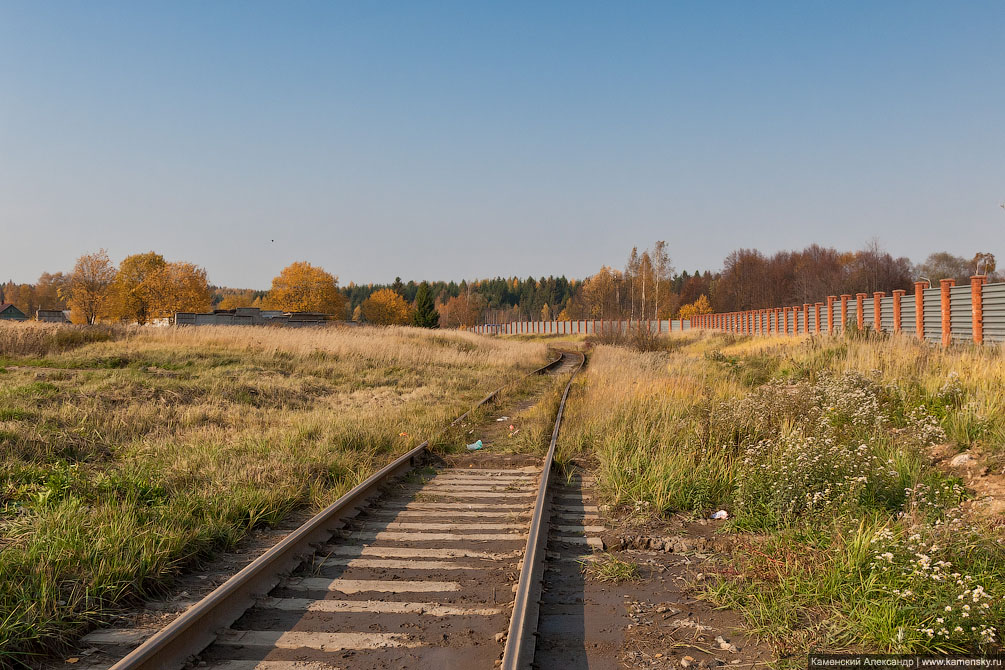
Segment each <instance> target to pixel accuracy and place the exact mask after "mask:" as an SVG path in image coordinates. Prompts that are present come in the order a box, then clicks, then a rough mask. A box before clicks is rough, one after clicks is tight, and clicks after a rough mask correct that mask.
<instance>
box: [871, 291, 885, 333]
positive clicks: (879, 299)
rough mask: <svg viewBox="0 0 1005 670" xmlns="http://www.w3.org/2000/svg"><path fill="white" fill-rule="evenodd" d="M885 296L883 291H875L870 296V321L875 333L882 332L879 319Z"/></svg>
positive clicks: (881, 321) (881, 323) (881, 322)
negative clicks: (874, 327)
mask: <svg viewBox="0 0 1005 670" xmlns="http://www.w3.org/2000/svg"><path fill="white" fill-rule="evenodd" d="M885 295H886V293H884V292H883V291H876V292H875V293H873V294H872V320H873V323H875V324H876V332H877V333H878V332H880V331H881V330H883V320H882V319H881V318H880V317H881V316H882V314H883V297H884V296H885Z"/></svg>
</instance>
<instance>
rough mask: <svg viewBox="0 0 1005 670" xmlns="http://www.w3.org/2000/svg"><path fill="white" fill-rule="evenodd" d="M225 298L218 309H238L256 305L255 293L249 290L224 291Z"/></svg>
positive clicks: (221, 300)
mask: <svg viewBox="0 0 1005 670" xmlns="http://www.w3.org/2000/svg"><path fill="white" fill-rule="evenodd" d="M222 290H223V297H222V298H221V299H220V303H219V304H218V305H217V306H216V308H217V309H236V308H238V307H252V306H254V305H255V297H256V296H255V292H254V291H252V290H251V289H250V288H249V289H222Z"/></svg>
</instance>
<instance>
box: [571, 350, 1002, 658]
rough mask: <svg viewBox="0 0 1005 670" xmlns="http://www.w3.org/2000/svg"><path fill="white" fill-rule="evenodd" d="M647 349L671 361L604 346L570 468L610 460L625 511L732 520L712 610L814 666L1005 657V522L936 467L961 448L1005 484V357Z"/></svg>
mask: <svg viewBox="0 0 1005 670" xmlns="http://www.w3.org/2000/svg"><path fill="white" fill-rule="evenodd" d="M646 348H654V349H663V350H662V351H648V352H640V351H638V350H636V349H632V348H628V347H620V346H619V347H612V346H599V347H598V348H597V350H596V352H595V354H594V355H593V356H592V357H591V360H590V364H589V367H588V368H587V371H586V374H585V375H584V376H583V377H582V378H581V379H580V380H579V382H578V383H577V384H576V390H575V394H574V396H573V398H572V399H571V405H570V408H569V414H568V423H567V427H566V429H565V430H564V431H563V439H562V440H561V444H560V446H561V448H562V458H563V459H568V458H571V457H574V456H576V455H588V456H593V457H595V458H596V460H597V464H598V469H599V475H600V485H601V487H602V490H603V491H604V493H605V494H606V496H608V497H609V499H610V500H612V501H614V502H617V503H623V504H628V505H634V506H636V507H642V508H646V507H648V508H649V509H650V510H652V511H653V512H658V513H668V512H683V513H694V514H698V515H706V514H708V513H709V512H710V511H713V510H715V509H718V508H720V507H725V508H726V509H728V510H729V511H730V513H731V517H732V518H731V521H729V522H728V524H726V526H725V528H724V530H725V532H727V533H729V534H731V535H732V536H733V538H734V540H735V541H734V543H733V546H734V551H733V553H732V556H731V557H730V561H731V563H732V565H729V566H723V569H722V571H721V575H720V576H719V578H718V579H716V580H715V581H714V584H713V585H712V586H706V587H704V589H705V590H704V597H706V598H709V599H711V600H712V601H714V602H716V603H718V604H720V605H722V606H728V607H732V608H735V609H738V610H740V611H742V612H743V614H744V615H745V616H746V619H747V621H748V623H749V625H750V627H751V628H752V629H753V630H755V631H756V632H757V633H759V634H760V635H762V636H763V637H765V638H766V639H768V640H770V641H772V642H773V643H774V644H775V646H776V648H777V650H778V652H779V653H780V654H781V655H782V656H783V657H784V656H785V655H787V654H794V656H793V657H792V658H793V662H794V663H796V664H804V663H805V657H804V656H801V654H802V653H804V652H805V651H807V650H809V649H811V648H819V649H830V650H844V649H859V650H872V651H891V652H918V651H936V652H947V651H975V650H981V649H984V650H988V649H998V648H1000V647H999V646H998V645H999V642H998V640H999V638H1000V635H1002V634H1005V631H1003V630H1002V628H1003V625H1002V622H1003V621H1005V544H1003V537H1005V535H1003V528H1002V525H1001V521H1000V520H998V521H997V522H995V521H994V520H992V519H988V518H984V517H982V516H981V514H979V513H977V512H975V511H974V510H973V509H971V508H970V505H969V504H968V503H967V502H966V499H967V497H968V493H967V492H966V491H965V489H964V487H963V486H962V485H961V484H962V483H961V482H960V481H959V480H958V479H956V478H954V477H952V476H950V475H948V474H946V473H944V472H943V471H941V470H939V469H937V468H935V467H933V466H932V465H931V464H930V463H931V461H930V452H931V449H932V447H933V445H936V444H943V443H947V442H948V443H950V444H952V445H953V446H954V447H955V448H957V449H959V450H963V449H977V450H979V451H982V452H983V453H984V454H986V455H987V456H988V458H989V462H990V463H991V464H992V466H993V467H994V468H997V469H999V470H1000V469H1001V465H1002V463H1003V460H1005V356H1003V353H1002V350H1001V348H998V347H987V348H984V349H977V348H971V347H961V348H953V349H950V350H948V351H943V350H941V349H938V348H933V347H929V346H927V345H920V344H917V343H916V342H914V341H912V340H909V339H907V338H894V339H885V340H883V339H878V340H877V339H869V340H866V339H862V338H817V339H814V340H812V341H806V340H803V339H796V338H760V339H752V338H749V337H737V336H731V335H723V334H705V335H699V334H685V335H684V336H679V337H676V338H667V339H665V340H664V341H663V343H662V344H661V345H660V346H658V347H646Z"/></svg>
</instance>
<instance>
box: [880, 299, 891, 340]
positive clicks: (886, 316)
mask: <svg viewBox="0 0 1005 670" xmlns="http://www.w3.org/2000/svg"><path fill="white" fill-rule="evenodd" d="M879 309H880V312H881V314H880V317H879V325H880V327H881V328H882V329H883V332H885V333H892V332H893V296H892V295H891V296H888V297H886V298H883V299H882V300H880V301H879Z"/></svg>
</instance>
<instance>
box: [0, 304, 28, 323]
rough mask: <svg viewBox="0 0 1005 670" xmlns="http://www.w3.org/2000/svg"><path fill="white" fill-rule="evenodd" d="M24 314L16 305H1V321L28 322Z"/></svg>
mask: <svg viewBox="0 0 1005 670" xmlns="http://www.w3.org/2000/svg"><path fill="white" fill-rule="evenodd" d="M27 320H28V317H27V316H25V314H24V312H22V311H21V310H19V309H18V308H17V307H15V306H14V303H11V302H4V303H0V321H27Z"/></svg>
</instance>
